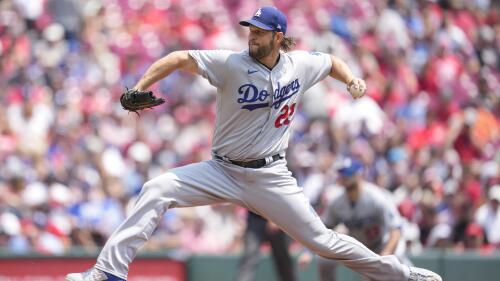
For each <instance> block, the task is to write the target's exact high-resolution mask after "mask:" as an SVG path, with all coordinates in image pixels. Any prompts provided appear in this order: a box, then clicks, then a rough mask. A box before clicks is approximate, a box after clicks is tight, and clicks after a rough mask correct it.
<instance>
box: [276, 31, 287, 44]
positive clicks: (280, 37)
mask: <svg viewBox="0 0 500 281" xmlns="http://www.w3.org/2000/svg"><path fill="white" fill-rule="evenodd" d="M284 38H285V34H283V32H276V39H278V42H281V41H283V39H284Z"/></svg>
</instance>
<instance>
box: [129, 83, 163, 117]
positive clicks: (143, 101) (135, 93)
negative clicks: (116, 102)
mask: <svg viewBox="0 0 500 281" xmlns="http://www.w3.org/2000/svg"><path fill="white" fill-rule="evenodd" d="M164 102H165V100H164V99H162V98H158V97H156V96H155V95H154V94H153V92H151V91H148V92H146V91H139V90H136V89H127V90H126V91H125V92H124V93H123V94H122V96H121V97H120V103H121V104H122V106H123V109H125V110H128V111H132V112H135V113H137V111H139V110H143V109H146V108H152V107H154V106H157V105H160V104H163V103H164Z"/></svg>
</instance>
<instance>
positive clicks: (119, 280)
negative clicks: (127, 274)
mask: <svg viewBox="0 0 500 281" xmlns="http://www.w3.org/2000/svg"><path fill="white" fill-rule="evenodd" d="M101 271H102V270H101ZM102 272H104V274H106V277H108V280H106V281H127V280H125V279H122V278H120V277H118V276H115V275H113V274H111V273H107V272H106V271H102Z"/></svg>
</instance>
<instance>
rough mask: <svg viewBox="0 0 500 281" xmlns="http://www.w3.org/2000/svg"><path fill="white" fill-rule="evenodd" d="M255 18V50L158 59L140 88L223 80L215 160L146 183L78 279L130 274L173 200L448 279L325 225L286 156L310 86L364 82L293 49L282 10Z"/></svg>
mask: <svg viewBox="0 0 500 281" xmlns="http://www.w3.org/2000/svg"><path fill="white" fill-rule="evenodd" d="M240 24H241V25H243V26H249V29H250V34H249V38H248V51H244V52H233V51H195V50H192V51H177V52H173V53H171V54H169V55H167V56H165V57H164V58H162V59H159V60H158V61H156V62H155V63H153V65H152V66H151V67H150V68H149V69H148V70H147V71H146V73H145V74H144V76H143V77H142V78H141V79H140V80H139V82H138V83H137V84H136V86H135V87H134V88H136V89H137V90H140V91H143V90H146V89H147V88H149V87H150V86H151V85H152V84H154V83H155V82H157V81H159V80H160V79H162V78H164V77H166V76H167V75H169V74H170V73H172V72H173V71H175V70H185V71H188V72H192V73H199V74H201V75H203V77H205V78H207V79H208V81H209V82H210V83H211V84H212V85H214V86H215V87H216V88H217V92H218V95H217V119H216V124H215V133H214V137H213V144H212V153H213V159H212V160H208V161H203V162H200V163H195V164H190V165H187V166H184V167H179V168H175V169H172V170H170V171H168V172H167V173H165V174H163V175H160V176H158V177H156V178H153V179H152V180H150V181H148V182H146V183H145V184H144V186H143V188H142V190H141V194H140V196H139V198H138V200H137V202H136V205H135V207H134V209H133V211H132V213H131V214H130V216H129V217H128V218H127V219H126V220H125V221H124V222H123V223H122V224H121V225H120V226H119V227H118V229H117V230H116V231H115V232H114V233H113V234H112V235H111V237H110V238H109V240H108V241H107V242H106V245H105V246H104V248H103V249H102V251H101V253H100V255H99V257H98V258H97V263H96V265H95V267H94V268H91V269H90V270H88V271H86V272H84V273H73V274H69V275H67V276H66V279H67V280H70V281H71V280H72V281H79V280H84V281H93V280H95V281H99V280H125V279H126V276H127V274H128V269H129V264H130V263H131V262H132V260H133V259H134V257H135V255H136V253H137V251H138V249H139V248H140V247H141V246H142V245H144V243H146V242H147V241H148V239H149V238H150V237H151V235H152V233H153V231H154V230H155V229H156V227H157V225H158V223H159V221H160V218H161V217H162V216H163V214H164V213H165V212H166V211H167V209H168V208H175V207H189V206H199V205H207V204H213V203H220V202H233V203H235V204H239V205H242V206H246V207H247V208H249V209H250V210H252V211H254V212H257V213H259V214H260V215H262V216H263V217H265V218H266V219H269V220H271V221H272V222H274V223H276V225H278V226H279V227H280V228H281V229H282V230H284V231H285V232H286V233H287V234H289V235H290V236H291V237H293V238H294V239H295V240H297V241H299V242H301V243H302V244H303V245H304V246H306V247H307V248H309V249H311V250H312V251H313V252H315V253H317V254H319V255H322V256H324V257H327V258H330V259H337V260H340V261H342V263H343V264H345V265H346V266H348V267H350V268H352V269H353V270H356V271H358V272H361V273H362V274H364V275H367V276H368V277H370V278H373V279H378V280H387V281H393V280H394V281H403V280H404V281H406V280H410V281H414V280H426V281H441V278H440V277H439V276H438V275H437V274H435V273H433V272H431V271H428V270H425V269H420V268H413V267H412V268H409V267H407V266H405V265H403V264H401V263H400V262H399V260H398V259H397V258H396V257H394V256H379V255H377V254H375V253H373V252H372V251H370V250H369V249H368V248H366V247H365V246H364V245H362V244H361V243H360V242H358V241H356V240H355V239H353V238H352V237H349V236H347V235H343V234H338V233H335V232H333V231H331V230H329V229H327V228H326V227H325V225H324V224H323V223H322V222H321V220H320V218H319V217H318V216H317V215H316V213H315V212H314V211H313V210H312V209H311V208H310V205H309V202H308V200H307V199H306V197H305V196H304V194H303V193H302V189H301V188H299V187H298V186H297V182H296V180H295V179H294V178H293V177H292V175H291V173H290V171H289V170H288V168H287V166H286V160H285V159H284V154H285V150H286V148H287V144H288V139H289V136H290V124H291V122H292V121H293V116H294V113H295V110H296V108H297V103H298V102H299V100H300V97H301V96H302V95H303V94H304V92H305V91H306V90H307V89H309V88H310V87H311V86H313V85H314V84H316V83H317V82H319V81H320V80H322V79H324V78H326V77H327V76H328V75H330V76H331V77H333V78H335V79H337V80H339V81H341V82H343V83H345V84H347V89H348V91H349V92H350V94H351V96H353V97H354V98H359V97H361V96H363V95H364V93H365V90H366V86H365V82H364V81H363V80H362V79H359V78H355V77H354V75H353V74H352V72H351V70H350V69H349V67H348V66H347V65H346V64H345V63H344V62H343V61H341V60H339V59H338V58H336V57H334V56H331V55H328V54H324V53H318V52H304V51H296V52H291V53H285V52H282V51H280V49H284V50H288V49H289V47H290V42H291V41H290V39H288V38H285V34H286V31H287V30H286V29H287V21H286V17H285V15H284V14H283V13H282V12H281V11H279V10H278V9H276V8H274V7H263V8H261V9H259V10H258V11H257V12H256V13H255V15H254V16H253V17H252V19H250V20H247V21H242V22H240Z"/></svg>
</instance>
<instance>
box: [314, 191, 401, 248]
mask: <svg viewBox="0 0 500 281" xmlns="http://www.w3.org/2000/svg"><path fill="white" fill-rule="evenodd" d="M390 196H391V195H390V194H388V192H385V191H384V190H383V189H382V188H381V187H378V186H376V185H374V184H372V183H369V182H363V183H362V187H361V192H360V197H359V200H358V201H357V202H356V203H354V204H353V203H351V202H350V200H349V198H348V197H347V194H346V193H345V192H344V193H342V194H341V195H339V196H338V197H336V198H335V199H333V200H332V201H331V202H330V203H329V204H328V207H327V209H326V210H325V213H324V214H323V221H324V222H325V224H326V226H327V227H330V228H332V227H334V226H336V225H338V224H340V223H342V224H344V225H345V226H346V227H347V228H348V229H349V235H351V236H352V237H354V238H356V239H358V240H359V241H360V242H361V243H363V244H365V245H366V246H367V247H368V248H369V249H371V250H372V251H374V252H377V253H379V252H380V251H381V250H382V249H383V247H384V245H385V243H386V242H387V239H388V238H389V232H390V231H391V230H392V229H395V228H401V226H402V223H403V221H402V219H401V216H400V214H399V212H398V210H397V209H396V205H395V204H394V202H393V201H392V200H393V199H392V197H390Z"/></svg>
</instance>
